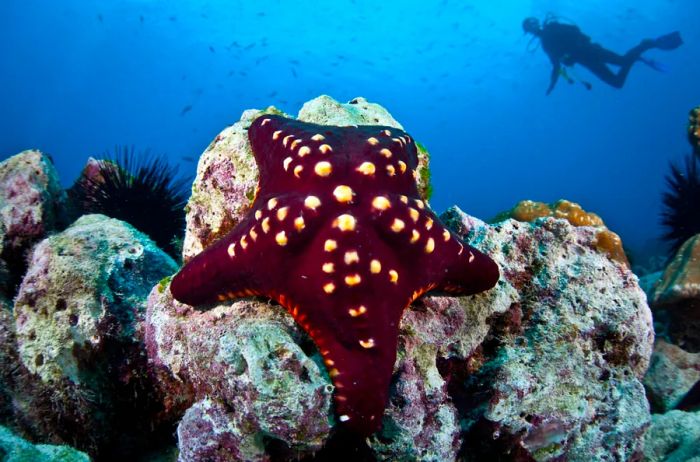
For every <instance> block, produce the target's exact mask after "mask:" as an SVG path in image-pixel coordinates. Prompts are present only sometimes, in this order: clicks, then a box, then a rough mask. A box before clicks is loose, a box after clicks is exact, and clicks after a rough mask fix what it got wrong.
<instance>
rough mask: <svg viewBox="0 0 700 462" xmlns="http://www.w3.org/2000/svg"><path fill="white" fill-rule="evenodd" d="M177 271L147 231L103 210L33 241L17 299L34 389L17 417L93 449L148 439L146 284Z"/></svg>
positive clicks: (151, 408)
mask: <svg viewBox="0 0 700 462" xmlns="http://www.w3.org/2000/svg"><path fill="white" fill-rule="evenodd" d="M176 269H177V266H176V264H175V263H174V262H173V260H172V259H171V258H170V257H169V256H168V255H166V254H165V253H164V252H163V251H161V250H160V249H158V248H157V247H156V246H155V245H154V244H153V242H152V241H151V240H150V239H148V237H147V236H146V235H144V234H142V233H140V232H138V231H137V230H135V229H134V228H133V227H131V226H130V225H128V224H126V223H124V222H121V221H119V220H114V219H109V218H107V217H105V216H103V215H86V216H83V217H81V218H80V219H79V220H77V221H76V222H75V223H74V224H73V225H72V226H70V227H69V228H68V229H66V230H65V231H63V232H62V233H59V234H55V235H53V236H51V237H50V238H48V239H45V240H44V241H42V242H41V243H39V244H37V245H36V246H35V248H34V250H33V252H32V256H31V260H30V262H29V269H28V271H27V274H26V276H25V278H24V280H23V281H22V284H21V286H20V290H19V293H18V295H17V298H16V300H15V306H14V315H15V319H16V332H17V334H16V335H17V347H18V353H19V359H20V361H21V365H22V366H23V367H24V368H26V370H27V371H28V374H30V375H31V377H32V378H33V385H34V386H35V387H36V388H37V389H38V390H39V391H38V392H37V391H36V390H34V391H33V392H32V396H27V397H26V399H27V400H28V401H29V403H30V405H26V406H23V412H24V413H25V415H23V416H20V420H22V421H23V422H25V423H26V424H27V425H28V426H29V427H31V428H30V429H29V430H28V431H30V432H32V433H34V434H36V435H38V436H39V437H40V438H42V437H43V438H45V437H48V436H51V437H53V438H56V437H58V438H59V439H60V440H63V441H65V442H68V443H70V444H71V445H74V446H76V447H79V448H81V449H84V450H87V451H88V452H90V453H91V454H93V455H96V456H98V455H100V454H103V455H104V454H105V453H108V454H110V455H112V456H114V455H119V454H123V452H121V451H130V450H133V447H138V446H139V444H144V443H146V442H145V441H143V440H144V438H146V434H147V431H148V432H150V431H151V430H152V427H157V426H158V425H159V423H160V422H159V421H158V416H159V414H160V413H161V412H162V411H163V409H162V404H161V402H162V400H161V396H160V394H159V393H160V392H159V391H158V390H157V389H155V388H154V386H153V385H152V382H151V377H150V376H149V374H148V367H147V357H146V353H145V348H144V345H143V332H142V330H141V328H142V325H141V322H142V321H143V317H144V315H145V307H146V298H147V296H148V293H149V292H150V290H151V288H152V287H153V285H154V284H155V283H156V282H157V281H158V280H159V279H161V278H163V277H164V276H165V275H167V274H170V273H172V272H173V271H175V270H176ZM116 434H118V435H119V438H118V439H115V438H114V436H113V435H116ZM150 437H151V438H156V436H154V434H152V435H151V436H150Z"/></svg>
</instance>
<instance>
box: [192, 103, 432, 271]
mask: <svg viewBox="0 0 700 462" xmlns="http://www.w3.org/2000/svg"><path fill="white" fill-rule="evenodd" d="M262 114H280V115H283V116H285V117H291V116H290V115H288V114H284V113H283V112H281V111H280V110H278V109H276V108H275V107H273V106H270V107H268V108H267V109H265V110H256V109H250V110H247V111H244V112H243V114H242V115H241V120H240V121H238V122H236V123H234V124H233V125H231V126H229V127H226V128H225V129H224V130H223V131H222V132H221V133H219V134H218V135H217V136H216V138H214V141H212V142H211V144H210V145H209V146H208V147H207V149H206V150H205V151H204V153H203V154H202V155H201V157H200V159H199V163H198V165H197V176H196V178H195V179H194V183H193V184H192V195H191V197H190V200H189V202H188V203H187V207H186V211H187V217H186V218H187V228H186V233H185V240H184V245H183V249H182V255H183V259H184V261H185V262H186V261H187V260H189V259H190V258H192V257H193V256H195V255H197V254H198V253H200V252H201V251H202V250H203V249H204V248H206V247H208V246H209V245H210V244H212V243H213V242H215V241H216V240H217V239H218V238H220V237H223V236H224V235H225V234H226V233H227V232H228V231H230V230H231V229H233V228H234V227H235V226H236V225H237V224H238V222H239V221H240V220H241V218H242V217H243V216H244V215H245V214H246V212H247V211H248V209H249V208H250V206H251V205H252V203H253V200H254V198H255V192H256V191H255V188H256V186H257V182H258V168H257V165H256V163H255V159H254V157H253V152H252V150H251V147H250V143H249V141H248V127H249V126H250V124H251V123H252V122H253V120H255V119H256V118H257V117H259V116H260V115H262ZM297 118H298V119H299V120H302V121H304V122H311V123H319V124H324V123H332V124H336V125H343V126H346V125H358V124H367V125H387V126H390V127H397V128H402V127H401V125H400V124H399V123H398V122H396V120H394V118H393V117H391V115H390V114H389V113H388V112H387V111H386V109H384V108H382V107H381V106H379V105H378V104H374V103H368V102H367V101H366V100H365V99H364V98H355V99H354V100H352V101H351V102H350V103H347V104H341V103H339V102H337V101H335V100H334V99H332V98H330V97H329V96H319V97H318V98H316V99H313V100H311V101H309V102H307V103H306V104H304V106H303V108H302V109H301V110H300V111H299V116H298V117H297ZM416 146H417V149H418V162H419V165H418V168H417V171H418V174H419V191H420V192H421V193H422V195H423V196H424V197H426V196H427V195H428V190H429V184H428V182H429V178H428V176H429V175H428V152H427V151H426V150H425V148H423V147H422V146H421V145H420V144H416Z"/></svg>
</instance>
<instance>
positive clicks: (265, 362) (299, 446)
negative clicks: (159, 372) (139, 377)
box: [146, 288, 333, 461]
mask: <svg viewBox="0 0 700 462" xmlns="http://www.w3.org/2000/svg"><path fill="white" fill-rule="evenodd" d="M148 306H149V308H148V315H147V316H148V317H147V325H148V328H147V331H146V341H147V346H148V351H149V356H150V357H151V359H152V361H153V362H154V363H155V364H156V365H157V366H158V367H161V368H164V369H166V370H167V371H169V372H170V374H171V375H172V380H175V381H186V382H187V383H189V384H191V386H192V387H193V389H194V392H195V396H196V397H197V398H198V399H199V400H200V403H198V404H196V405H195V407H194V409H192V408H191V409H190V410H189V411H188V415H187V418H186V419H185V420H183V421H182V422H181V424H180V428H179V429H178V434H180V435H182V436H185V437H186V438H185V439H184V440H183V439H181V440H180V450H181V453H183V454H191V456H187V457H188V458H185V459H183V460H193V461H194V460H219V459H207V458H206V457H205V456H203V455H202V454H208V452H207V451H208V450H206V448H204V449H203V448H202V447H201V446H202V444H204V445H205V446H206V444H205V443H206V442H203V441H199V440H197V438H201V436H197V437H195V435H193V434H192V430H191V429H192V428H199V427H197V426H198V425H200V423H197V422H200V421H201V420H202V419H205V420H206V419H209V417H211V416H209V415H210V414H211V413H213V414H212V415H213V416H214V417H211V419H214V420H217V421H220V423H211V424H207V425H214V426H215V427H216V429H217V430H216V432H217V434H218V435H219V436H217V438H218V437H220V438H222V439H224V440H226V441H229V440H230V441H236V442H238V443H236V444H240V445H241V446H240V447H238V446H237V447H238V449H236V451H240V452H241V453H246V454H248V453H250V454H253V453H255V454H257V453H261V454H262V453H264V447H263V446H262V443H261V441H262V438H263V436H264V437H267V438H271V439H275V440H278V441H280V442H283V443H284V444H286V445H288V446H289V447H290V448H293V449H294V451H297V452H298V453H299V454H301V453H303V452H308V453H312V452H314V451H316V450H318V449H319V448H320V447H321V445H322V443H323V441H325V439H326V438H327V437H328V434H329V431H330V428H331V427H330V419H331V418H332V417H331V416H332V409H331V393H332V388H333V387H332V386H331V385H330V381H329V379H328V377H327V376H326V375H325V371H324V370H323V369H322V366H321V367H319V364H318V361H320V359H319V358H315V359H316V361H314V360H312V359H311V358H309V357H308V356H307V354H306V353H305V351H304V349H302V347H304V348H305V349H309V347H310V345H309V342H310V341H309V340H308V339H306V337H305V336H304V335H303V334H302V333H301V331H300V330H299V329H298V328H297V326H296V325H295V324H294V321H293V320H292V318H291V316H289V315H287V313H286V312H285V311H284V310H282V309H281V308H279V307H276V306H270V305H269V304H267V303H265V302H261V301H254V300H241V301H237V302H235V303H233V304H229V305H220V306H217V307H215V308H213V309H211V310H209V311H206V312H198V311H195V310H194V309H193V308H191V307H189V306H187V305H183V304H180V303H178V302H176V301H174V300H173V299H172V296H171V295H170V290H169V289H168V288H164V289H160V288H155V289H154V290H153V292H152V293H151V295H150V297H149V301H148ZM304 344H306V346H304ZM208 398H211V399H212V400H214V401H216V402H217V403H220V404H216V405H214V404H212V402H210V401H206V399H208ZM201 400H205V401H201ZM224 407H225V409H232V410H233V412H232V413H229V412H228V411H227V412H224V409H223V408H224ZM205 416H209V417H205ZM226 416H229V417H230V420H229V421H226V420H225V417H226ZM234 417H235V418H234ZM201 425H203V424H201ZM193 426H194V427H193ZM189 444H193V445H194V446H193V447H189ZM231 444H233V443H231ZM256 445H257V446H256ZM229 446H230V445H229ZM258 446H259V447H258ZM246 448H247V449H246ZM202 451H204V452H202ZM251 451H252V452H251ZM251 457H252V456H251ZM221 460H229V459H221Z"/></svg>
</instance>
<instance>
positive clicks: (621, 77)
mask: <svg viewBox="0 0 700 462" xmlns="http://www.w3.org/2000/svg"><path fill="white" fill-rule="evenodd" d="M538 36H539V38H540V41H541V42H542V49H543V50H544V51H545V53H547V56H549V60H550V61H551V62H552V74H551V76H550V81H549V88H548V89H547V94H549V93H551V91H552V90H553V89H554V86H555V85H556V83H557V80H558V79H559V75H560V74H561V73H562V71H563V69H562V65H564V66H573V65H574V64H580V65H582V66H583V67H585V68H587V69H588V70H590V71H591V72H592V73H593V74H595V75H596V77H598V78H599V79H600V80H602V81H603V82H605V83H607V84H608V85H611V86H613V87H615V88H622V86H623V85H624V84H625V79H626V78H627V74H628V73H629V71H630V69H631V68H632V65H633V64H634V63H635V61H637V60H638V59H639V57H640V56H641V54H642V53H644V52H645V51H647V50H649V49H650V48H653V47H654V41H653V40H642V42H641V43H640V44H639V45H637V46H636V47H634V48H632V49H631V50H629V51H628V52H627V53H625V54H624V55H620V54H617V53H615V52H613V51H610V50H608V49H606V48H603V47H602V46H600V45H598V44H597V43H593V42H591V38H590V37H589V36H587V35H586V34H584V33H583V32H581V30H580V29H579V28H578V27H576V26H574V25H570V24H561V23H558V22H556V21H547V22H545V23H544V24H543V25H542V29H541V30H540V31H539V34H538ZM608 64H614V65H617V66H620V69H619V70H618V71H617V73H614V72H612V71H611V70H610V68H609V67H608V66H607V65H608Z"/></svg>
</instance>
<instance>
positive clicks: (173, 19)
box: [168, 16, 177, 22]
mask: <svg viewBox="0 0 700 462" xmlns="http://www.w3.org/2000/svg"><path fill="white" fill-rule="evenodd" d="M168 20H170V21H171V22H175V21H177V16H170V17H169V18H168Z"/></svg>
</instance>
